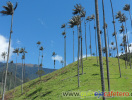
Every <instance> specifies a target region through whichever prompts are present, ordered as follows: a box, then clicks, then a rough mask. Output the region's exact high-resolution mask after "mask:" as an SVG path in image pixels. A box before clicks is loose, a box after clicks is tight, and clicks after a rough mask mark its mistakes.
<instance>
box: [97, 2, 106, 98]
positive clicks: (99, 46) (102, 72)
mask: <svg viewBox="0 0 132 100" xmlns="http://www.w3.org/2000/svg"><path fill="white" fill-rule="evenodd" d="M98 10H99V9H98V0H95V12H96V25H97V36H98V48H99V61H100V73H101V85H102V92H103V93H104V92H105V84H104V71H103V60H102V48H101V39H100V25H99V11H98ZM103 100H106V99H105V96H104V95H103Z"/></svg>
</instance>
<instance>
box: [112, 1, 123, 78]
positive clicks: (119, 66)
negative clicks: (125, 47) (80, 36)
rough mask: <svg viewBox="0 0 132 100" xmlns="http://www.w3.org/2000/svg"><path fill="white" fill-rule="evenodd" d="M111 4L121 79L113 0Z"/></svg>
mask: <svg viewBox="0 0 132 100" xmlns="http://www.w3.org/2000/svg"><path fill="white" fill-rule="evenodd" d="M110 3H111V9H112V17H113V21H112V23H113V26H114V33H115V41H116V49H117V57H118V66H119V73H120V77H121V68H120V60H119V52H118V42H117V35H116V26H115V17H114V11H113V5H112V1H111V0H110Z"/></svg>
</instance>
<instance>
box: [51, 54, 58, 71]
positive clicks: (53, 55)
mask: <svg viewBox="0 0 132 100" xmlns="http://www.w3.org/2000/svg"><path fill="white" fill-rule="evenodd" d="M56 55H57V54H56V53H55V52H53V53H52V57H54V70H55V56H56Z"/></svg>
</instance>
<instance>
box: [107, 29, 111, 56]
mask: <svg viewBox="0 0 132 100" xmlns="http://www.w3.org/2000/svg"><path fill="white" fill-rule="evenodd" d="M107 38H108V57H110V55H109V54H110V45H109V44H110V42H109V35H108V28H107Z"/></svg>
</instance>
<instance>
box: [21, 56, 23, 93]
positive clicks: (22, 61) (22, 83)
mask: <svg viewBox="0 0 132 100" xmlns="http://www.w3.org/2000/svg"><path fill="white" fill-rule="evenodd" d="M21 94H23V59H22V83H21Z"/></svg>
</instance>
